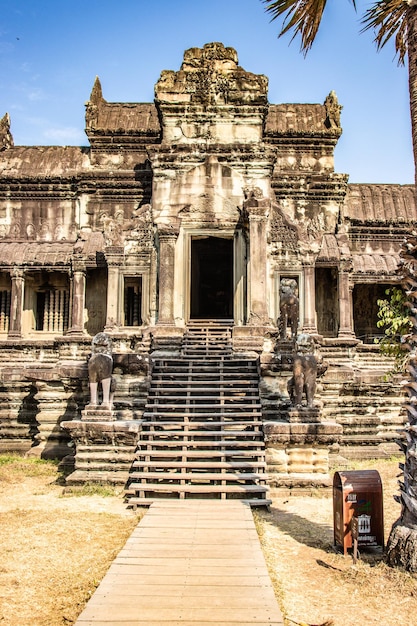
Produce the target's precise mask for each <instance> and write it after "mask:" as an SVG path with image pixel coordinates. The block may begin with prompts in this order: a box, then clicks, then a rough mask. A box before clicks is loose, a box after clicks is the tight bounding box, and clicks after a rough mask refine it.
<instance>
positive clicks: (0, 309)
mask: <svg viewBox="0 0 417 626" xmlns="http://www.w3.org/2000/svg"><path fill="white" fill-rule="evenodd" d="M10 301H11V291H10V290H9V289H4V290H1V291H0V332H6V333H7V332H8V331H9V323H10Z"/></svg>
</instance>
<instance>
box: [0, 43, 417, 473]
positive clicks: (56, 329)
mask: <svg viewBox="0 0 417 626" xmlns="http://www.w3.org/2000/svg"><path fill="white" fill-rule="evenodd" d="M341 108H342V107H341V106H340V105H339V103H338V100H337V97H336V95H335V93H334V92H330V94H329V95H328V96H327V97H326V98H325V100H324V103H323V104H270V103H269V102H268V80H267V78H266V77H265V76H263V75H256V74H252V73H250V72H247V71H245V70H244V69H243V68H241V67H240V66H239V65H238V59H237V54H236V52H235V50H233V49H232V48H226V47H224V46H223V45H222V44H220V43H211V44H207V45H205V46H204V47H203V48H202V49H200V48H192V49H190V50H187V51H186V52H185V54H184V60H183V64H182V66H181V68H180V69H179V70H178V71H171V70H170V71H167V70H164V71H163V72H162V73H161V76H160V78H159V80H158V82H157V83H156V85H155V100H154V102H153V103H110V102H107V101H106V100H105V98H104V97H103V94H102V88H101V84H100V81H99V79H98V78H96V80H95V83H94V86H93V89H92V92H91V95H90V99H89V101H88V102H87V104H86V117H85V119H86V134H87V138H88V142H89V145H88V146H86V147H72V146H70V147H68V146H65V147H58V146H51V147H45V146H14V143H13V137H12V134H11V131H10V120H9V116H8V115H7V114H6V115H5V116H4V117H3V119H2V120H1V125H0V150H1V153H0V169H1V174H0V202H1V204H0V380H1V386H0V398H1V407H0V450H1V451H12V450H14V451H22V452H26V451H29V450H30V451H31V452H32V453H38V454H40V455H43V456H46V457H59V458H62V457H64V456H67V455H68V454H70V452H71V447H69V445H68V444H70V445H71V443H72V442H71V437H72V434H73V432H72V431H71V429H68V428H62V427H61V426H60V424H61V422H65V423H66V424H67V423H68V422H70V421H74V423H76V424H78V425H79V428H81V427H82V425H83V424H84V422H85V423H88V420H87V419H86V418H85V416H84V418H83V417H82V411H84V410H85V406H86V405H87V404H88V400H89V394H88V377H87V358H88V355H89V353H90V351H91V339H92V337H93V336H94V335H95V334H96V333H98V332H100V331H104V332H105V333H107V334H108V335H109V336H110V337H111V339H112V342H113V358H114V378H115V380H116V385H117V386H116V392H115V397H114V411H113V414H114V415H113V418H112V419H113V421H112V422H111V429H112V433H113V434H108V436H107V439H106V442H107V443H106V445H107V446H113V448H114V445H115V441H116V443H117V441H119V440H118V437H120V441H121V440H122V439H123V437H124V436H125V435H123V436H122V435H118V434H117V432H119V431H118V430H117V428H118V427H121V425H125V424H129V425H130V426H132V424H136V427H135V428H133V427H132V428H133V431H134V432H135V433H136V435H135V437H136V438H135V437H133V438H132V440H131V441H130V444H131V445H132V446H133V445H137V443H138V440H139V442H140V430H141V424H142V420H143V419H145V421H146V416H147V415H148V413H149V410H150V409H149V405H150V398H149V390H150V387H151V379H152V377H153V374H152V372H157V373H156V376H157V375H159V374H158V371H159V370H158V367H159V369H161V370H164V367H165V369H166V368H168V369H169V363H170V360H171V366H173V367H172V369H171V370H170V373H169V376H168V378H169V379H174V378H175V372H181V371H182V370H181V368H182V367H183V364H185V365H184V368H188V369H187V372H188V379H193V378H194V379H195V377H193V373H192V370H191V369H190V362H192V361H193V358H194V357H193V351H192V350H193V346H195V351H196V352H195V353H196V354H197V353H198V354H200V357H201V355H203V356H202V357H201V358H202V362H203V364H202V365H201V366H200V368H203V369H204V363H207V362H209V361H210V358H213V357H212V356H211V353H210V350H209V348H210V345H212V346H213V345H215V344H216V341H217V354H219V353H220V356H219V358H221V359H222V360H225V359H227V358H230V359H232V360H233V359H235V360H236V363H237V365H238V368H237V373H236V374H235V375H234V378H236V377H238V376H243V378H245V375H244V372H245V371H246V370H245V367H246V365H245V363H246V362H252V363H255V364H256V368H255V371H256V376H257V383H256V384H257V394H258V395H257V396H256V397H257V398H258V399H259V401H260V423H261V424H263V425H264V427H261V429H260V432H261V434H262V438H263V440H264V442H266V453H267V454H266V457H267V463H268V464H269V468H268V469H269V470H270V471H271V472H272V474H273V473H274V471H275V472H276V474H277V475H281V477H283V478H282V481H281V482H280V481H279V480H277V484H290V483H291V481H292V478H291V477H293V478H294V476H295V477H297V476H300V475H301V474H305V475H306V476H307V475H308V476H310V477H311V476H313V475H314V474H317V476H318V477H322V476H324V475H325V474H326V472H327V471H328V466H327V463H328V456H329V454H331V453H334V454H341V455H342V456H354V455H362V456H364V455H365V456H380V455H385V454H391V453H392V451H393V450H394V449H396V446H395V444H394V440H395V438H396V437H397V430H398V428H399V427H400V426H401V424H402V423H403V419H404V417H403V415H402V412H401V403H402V397H401V392H400V389H399V386H398V384H397V383H396V382H395V378H394V379H393V380H387V378H386V373H387V371H389V369H390V367H391V364H390V362H389V360H388V359H387V358H386V357H383V356H382V355H381V354H380V350H379V346H378V345H377V344H376V343H375V338H376V337H377V336H379V335H380V334H381V329H379V328H378V327H377V320H378V317H377V310H378V306H377V300H378V299H379V298H381V297H384V294H385V290H386V289H387V287H389V286H391V285H393V284H395V283H396V282H397V281H398V278H397V275H396V270H397V266H398V262H399V249H400V245H401V242H402V241H403V239H404V236H405V235H406V234H407V233H408V232H409V231H410V230H411V229H412V227H413V225H414V224H415V222H416V216H417V213H416V205H415V198H414V187H413V186H412V185H403V186H401V185H388V184H387V185H385V184H349V182H348V175H347V174H344V173H337V172H335V171H334V149H335V146H336V144H337V141H338V139H339V137H340V135H341V133H342V128H341V120H340V117H341V116H340V113H341ZM285 280H291V281H292V285H293V286H294V290H295V292H296V294H297V298H298V303H299V311H298V329H297V332H302V333H304V334H308V335H310V336H312V337H313V338H314V341H315V346H316V347H315V349H316V351H317V353H319V354H320V359H321V360H322V361H323V362H324V363H325V364H326V366H327V369H325V368H324V369H325V371H324V373H323V374H322V375H321V376H320V377H319V378H318V385H317V390H316V394H315V398H316V401H317V403H318V407H319V408H318V409H317V411H316V412H317V415H316V417H315V419H312V418H311V415H310V414H308V416H307V417H305V418H303V416H302V415H301V414H302V411H298V414H297V415H298V416H296V417H295V416H294V413H292V411H293V409H292V408H291V403H290V399H289V395H288V391H287V382H288V380H289V378H290V376H291V362H292V353H293V352H294V342H293V339H292V338H291V336H290V335H291V333H290V332H288V333H287V329H285V330H284V332H282V328H281V329H280V323H279V321H280V320H279V318H280V285H281V284H282V282H283V281H285ZM288 330H289V329H288ZM216 336H217V339H216V338H215V337H216ZM218 337H221V338H222V339H221V341H220V344H219V339H218ZM193 342H194V343H193ZM204 344H205V345H206V347H207V350H206V352H204ZM202 346H203V349H202ZM219 346H220V347H219ZM199 350H200V352H199ZM201 350H203V351H201ZM149 355H150V356H151V361H152V362H153V363H154V366H153V369H151V370H150V369H149V368H148V367H147V366H146V365H144V363H145V364H146V363H148V357H149ZM245 359H246V361H245ZM162 386H165V388H167V385H165V383H164V384H163V385H162ZM230 386H233V385H232V384H231V385H230ZM177 387H178V385H177ZM243 388H244V381H243V382H242V381H241V384H240V385H239V386H237V387H236V393H235V396H238V395H239V394H240V395H242V393H244V392H243V391H242V389H243ZM187 393H188V395H189V393H190V391H189V389H188V391H187ZM173 395H174V394H171V395H170V401H171V402H174V403H175V400H174V399H173V398H172V397H171V396H173ZM203 395H204V394H203ZM196 398H197V396H196ZM196 402H197V400H196ZM181 406H182V405H181ZM307 413H308V411H307V410H306V415H307ZM300 415H301V417H300ZM84 425H85V424H84ZM277 425H278V426H277ZM109 428H110V426H109ZM81 430H83V429H82V428H81ZM84 431H85V428H84ZM116 431H117V432H116ZM120 432H121V431H120ZM77 433H78V434H77ZM77 433H76V434H75V435H74V437H75V440H76V443H77V449H78V450H79V452H80V458H79V464H78V470H77V471H79V472H81V469H82V467H84V470H85V469H86V467H87V465H88V469H89V471H90V477H94V472H96V477H101V478H104V479H107V478H109V476H110V478H111V475H112V471H113V472H114V470H115V468H116V469H117V468H119V469H120V467H122V466H123V468H124V469H126V467H128V465H129V463H131V461H132V458H133V457H132V449H133V448H132V447H129V446H127V444H126V438H125V440H124V443H125V444H126V445H125V448H126V449H125V448H123V449H124V450H125V451H124V452H123V454H125V456H124V457H123V459H122V456H123V454H122V453H121V452H120V448H117V454H118V456H117V455H116V456H117V458H115V456H114V454H115V453H114V449H112V450H113V451H112V450H110V448H109V447H108V448H107V451H106V452H105V453H104V452H103V455H102V458H99V455H96V457H94V454H93V455H91V450H90V456H89V457H88V459H87V460H86V461H85V465H84V466H83V461H82V454H81V449H82V445H84V446H85V449H87V448H88V445H89V444H90V443H91V442H90V439H89V436H87V435H86V434H85V432H84V434H83V435H81V434H80V432H78V431H77ZM115 433H116V434H115ZM90 434H91V433H90ZM83 437H84V439H83ZM112 437H113V438H112ZM103 441H104V440H103ZM120 441H119V443H120ZM102 443H103V442H102ZM122 443H123V442H122ZM103 445H104V444H103ZM116 447H117V446H116ZM122 447H123V446H122ZM72 449H73V448H72ZM112 455H113V456H112ZM172 458H174V457H172ZM171 462H172V463H173V462H174V461H171ZM106 463H107V465H106ZM218 463H219V464H220V463H221V461H218ZM76 467H77V462H76ZM152 467H157V463H156V462H155V466H152ZM158 467H159V466H158ZM171 467H173V466H171ZM219 467H220V465H219ZM274 468H275V469H274ZM84 470H83V471H84ZM142 471H144V467H142ZM155 471H156V470H155ZM155 471H154V473H155ZM116 473H117V472H116ZM313 478H314V476H313Z"/></svg>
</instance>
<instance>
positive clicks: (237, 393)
mask: <svg viewBox="0 0 417 626" xmlns="http://www.w3.org/2000/svg"><path fill="white" fill-rule="evenodd" d="M172 382H173V381H172ZM201 384H203V383H201V382H199V381H196V383H195V386H193V385H192V383H191V384H190V385H189V386H182V387H181V386H177V387H169V388H168V389H166V388H165V387H163V388H162V389H161V388H160V387H151V388H150V390H149V394H148V398H153V397H156V396H158V397H163V398H166V397H170V396H171V395H172V396H173V397H175V398H178V397H184V394H190V393H192V394H201V393H203V392H205V394H204V397H211V396H213V397H219V398H228V397H230V398H236V397H239V398H247V397H248V398H249V399H251V398H253V397H256V398H259V391H258V389H257V387H255V386H253V387H250V388H248V387H246V386H244V387H232V388H231V387H229V384H230V383H229V382H228V383H227V387H223V388H222V387H220V385H219V388H217V387H213V386H212V381H208V382H207V383H206V385H207V386H206V387H201V386H197V385H201ZM192 397H195V396H194V395H193V396H192ZM196 397H197V398H199V397H203V396H199V395H197V396H196Z"/></svg>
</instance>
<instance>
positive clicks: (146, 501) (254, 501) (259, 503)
mask: <svg viewBox="0 0 417 626" xmlns="http://www.w3.org/2000/svg"><path fill="white" fill-rule="evenodd" d="M206 497H208V498H209V497H210V494H208V496H206ZM177 499H178V498H173V497H171V498H164V497H153V496H151V495H148V496H147V497H144V498H140V497H137V496H132V497H130V498H129V500H128V506H129V507H131V508H136V507H137V506H146V507H149V506H151V504H153V503H154V502H160V501H161V500H162V501H166V502H172V501H173V500H174V501H175V500H177ZM199 499H202V496H200V497H199ZM217 499H219V498H217ZM226 499H227V498H226ZM239 500H241V501H242V502H244V503H245V504H247V505H248V506H250V507H270V506H271V504H272V500H269V498H262V497H260V498H239Z"/></svg>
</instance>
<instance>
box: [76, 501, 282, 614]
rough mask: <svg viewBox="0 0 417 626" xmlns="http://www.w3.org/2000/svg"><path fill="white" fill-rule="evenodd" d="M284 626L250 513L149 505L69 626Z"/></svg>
mask: <svg viewBox="0 0 417 626" xmlns="http://www.w3.org/2000/svg"><path fill="white" fill-rule="evenodd" d="M122 624H124V625H126V624H129V626H141V625H146V626H160V625H161V624H164V626H196V625H197V624H198V625H199V626H204V625H206V624H207V625H212V626H229V625H230V626H231V625H232V624H233V626H253V625H255V624H256V625H257V626H267V625H268V626H283V624H284V621H283V617H282V615H281V612H280V610H279V608H278V604H277V601H276V598H275V595H274V591H273V588H272V584H271V580H270V578H269V575H268V571H267V568H266V564H265V560H264V557H263V554H262V551H261V547H260V543H259V539H258V535H257V533H256V529H255V524H254V521H253V517H252V513H251V509H250V506H249V505H247V504H245V503H244V502H242V501H233V500H217V501H216V500H182V501H181V500H163V501H162V500H161V501H158V502H155V503H154V504H152V505H151V507H150V509H149V511H148V512H147V513H146V515H145V517H144V518H143V519H142V520H141V521H140V522H139V524H138V526H137V527H136V529H135V530H134V531H133V533H132V535H131V536H130V538H129V539H128V540H127V542H126V545H125V546H124V548H123V549H122V550H121V552H120V553H119V555H118V556H117V557H116V559H115V560H114V562H113V563H112V565H111V566H110V569H109V571H108V572H107V574H106V576H105V577H104V579H103V581H102V582H101V584H100V585H99V587H98V589H97V590H96V592H95V593H94V595H93V596H92V598H91V599H90V601H89V602H88V604H87V606H86V608H85V609H84V611H83V612H82V613H81V615H80V616H79V618H78V620H77V622H76V626H122Z"/></svg>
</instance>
